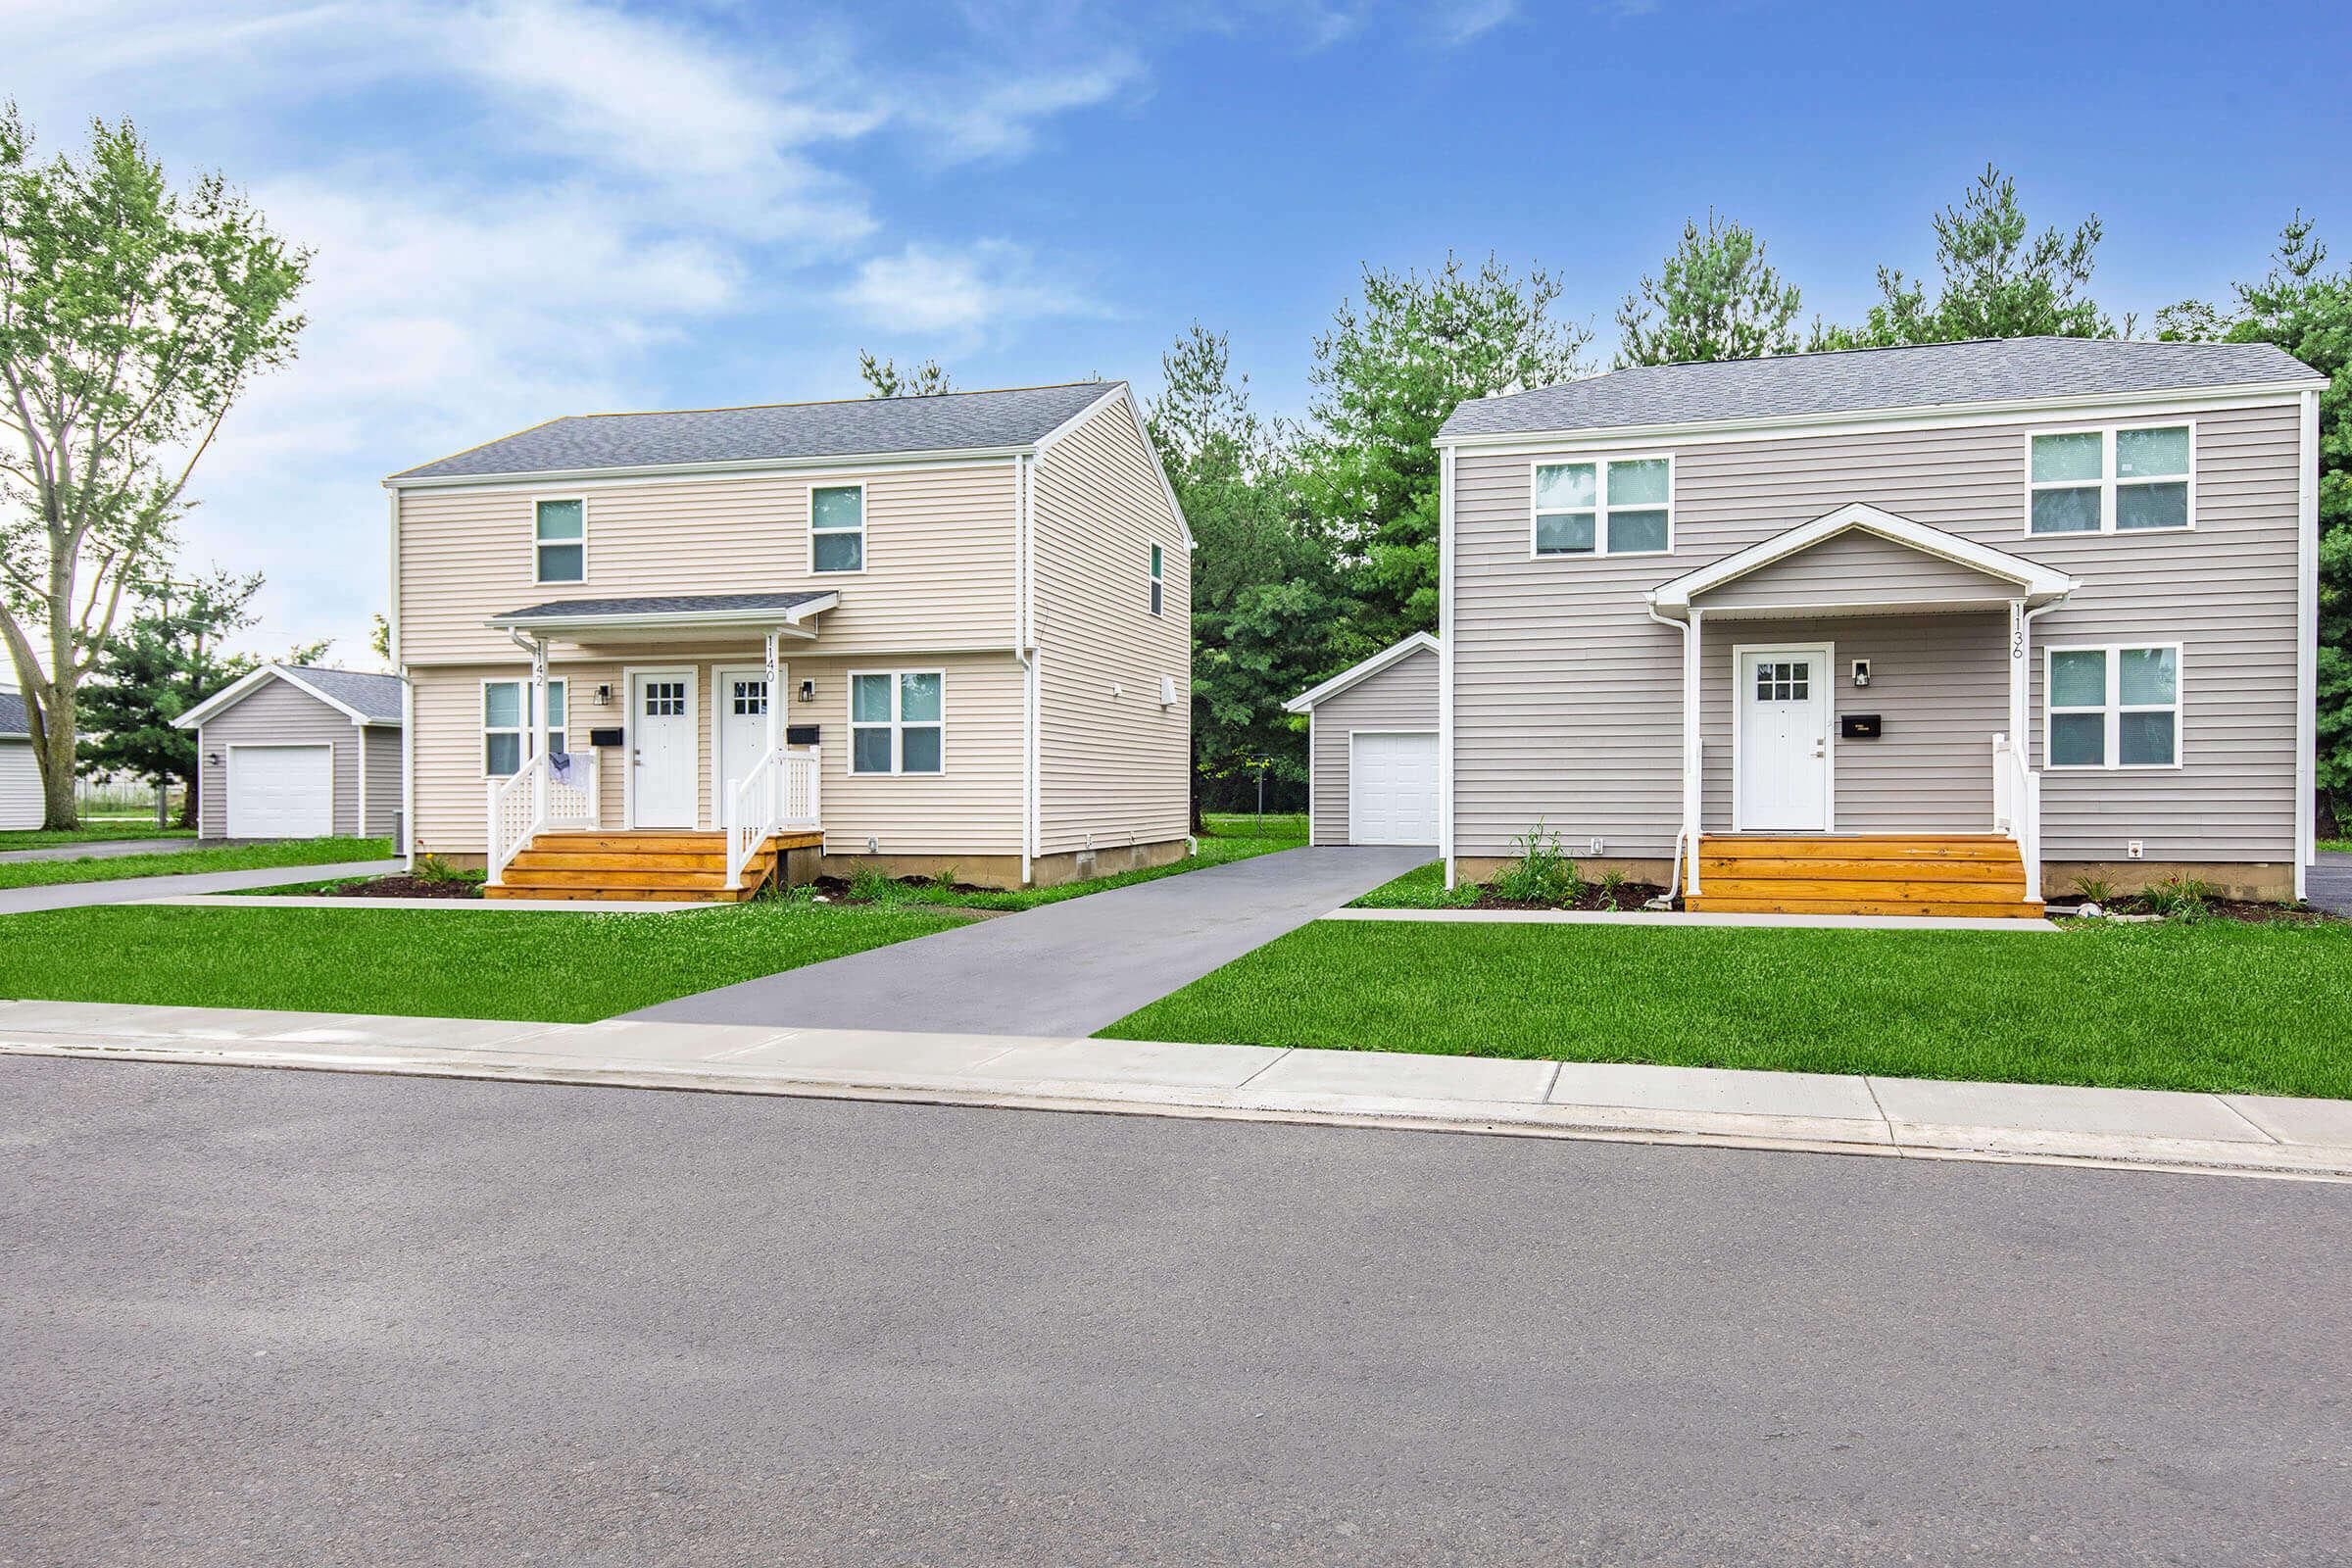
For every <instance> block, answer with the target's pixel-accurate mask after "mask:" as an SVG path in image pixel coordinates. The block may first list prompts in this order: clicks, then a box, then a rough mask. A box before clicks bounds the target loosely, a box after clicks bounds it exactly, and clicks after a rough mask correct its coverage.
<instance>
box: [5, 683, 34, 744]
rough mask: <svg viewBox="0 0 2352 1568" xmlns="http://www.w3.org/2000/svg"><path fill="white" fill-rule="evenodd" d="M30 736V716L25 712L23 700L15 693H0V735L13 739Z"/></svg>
mask: <svg viewBox="0 0 2352 1568" xmlns="http://www.w3.org/2000/svg"><path fill="white" fill-rule="evenodd" d="M31 734H32V716H31V714H30V713H29V712H28V711H26V710H25V699H24V698H23V697H22V696H21V695H19V694H18V693H16V692H0V735H5V736H9V737H11V738H14V737H17V736H25V737H29V736H30V735H31Z"/></svg>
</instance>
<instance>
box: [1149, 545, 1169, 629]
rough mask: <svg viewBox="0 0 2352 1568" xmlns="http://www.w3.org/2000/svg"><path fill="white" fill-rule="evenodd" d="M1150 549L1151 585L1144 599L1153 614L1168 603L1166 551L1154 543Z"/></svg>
mask: <svg viewBox="0 0 2352 1568" xmlns="http://www.w3.org/2000/svg"><path fill="white" fill-rule="evenodd" d="M1151 550H1152V586H1151V588H1150V590H1149V592H1148V596H1147V598H1146V600H1145V604H1146V606H1147V607H1148V608H1149V609H1150V610H1151V612H1152V614H1153V615H1154V616H1157V615H1159V614H1161V613H1163V612H1164V611H1165V610H1166V608H1167V603H1168V576H1167V552H1166V551H1165V550H1164V549H1162V548H1161V547H1160V546H1159V545H1157V544H1154V545H1152V547H1151Z"/></svg>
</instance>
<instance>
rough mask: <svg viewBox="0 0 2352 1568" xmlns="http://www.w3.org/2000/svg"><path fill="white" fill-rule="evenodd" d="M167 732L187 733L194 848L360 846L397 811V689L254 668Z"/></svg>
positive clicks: (343, 675) (364, 677)
mask: <svg viewBox="0 0 2352 1568" xmlns="http://www.w3.org/2000/svg"><path fill="white" fill-rule="evenodd" d="M172 722H174V723H175V724H177V725H178V726H179V727H180V728H181V729H192V730H194V731H195V732H196V781H197V782H196V836H197V837H198V838H199V839H319V838H327V837H330V836H333V835H338V834H340V835H345V836H358V837H366V836H368V835H369V834H385V833H390V832H392V831H393V830H394V826H395V824H396V822H397V820H398V818H399V815H400V802H401V771H400V770H401V746H400V727H401V680H400V677H399V676H397V675H374V674H369V673H367V672H366V671H363V670H355V669H318V668H314V667H312V666H310V665H307V664H264V665H263V666H262V667H261V668H259V669H257V670H255V671H253V672H252V673H251V674H249V675H247V676H245V677H244V678H243V679H242V680H239V681H238V682H236V684H234V685H232V686H229V687H227V688H226V689H224V690H222V691H221V692H218V693H216V694H215V695H214V696H212V697H210V698H208V699H207V700H206V701H204V702H202V703H199V704H197V705H196V706H195V707H194V708H191V709H189V710H188V711H186V712H185V713H182V714H181V715H180V716H179V717H178V718H176V719H174V720H173V721H172Z"/></svg>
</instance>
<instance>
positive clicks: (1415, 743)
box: [1348, 729, 1438, 844]
mask: <svg viewBox="0 0 2352 1568" xmlns="http://www.w3.org/2000/svg"><path fill="white" fill-rule="evenodd" d="M1437 842H1438V738H1437V736H1435V735H1431V734H1426V733H1422V734H1386V733H1376V732H1373V731H1369V730H1360V729H1359V730H1357V731H1356V732H1355V733H1354V734H1353V735H1350V736H1349V737H1348V843H1350V844H1435V843H1437Z"/></svg>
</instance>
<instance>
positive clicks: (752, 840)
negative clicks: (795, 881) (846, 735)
mask: <svg viewBox="0 0 2352 1568" xmlns="http://www.w3.org/2000/svg"><path fill="white" fill-rule="evenodd" d="M818 777H819V769H818V753H817V748H815V747H810V748H809V750H807V751H805V752H795V751H788V750H786V749H785V748H783V747H780V746H779V747H776V748H774V749H773V750H771V751H768V752H766V753H764V754H762V755H761V756H760V760H758V761H757V762H754V763H753V764H752V765H751V768H750V770H749V771H747V772H746V773H745V774H744V775H743V777H742V778H740V779H738V780H736V782H735V784H734V787H733V788H731V789H730V790H729V791H728V792H727V803H726V832H727V886H728V887H731V888H740V887H742V886H743V872H744V868H745V867H746V866H748V865H750V864H751V862H752V858H753V857H754V856H756V855H758V854H759V853H760V848H761V847H762V846H764V845H765V844H766V843H767V841H768V840H769V839H771V838H773V837H775V836H776V835H777V834H778V833H782V832H786V831H788V830H790V829H793V828H814V827H816V826H817V825H818V817H817V797H816V791H817V779H818Z"/></svg>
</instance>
